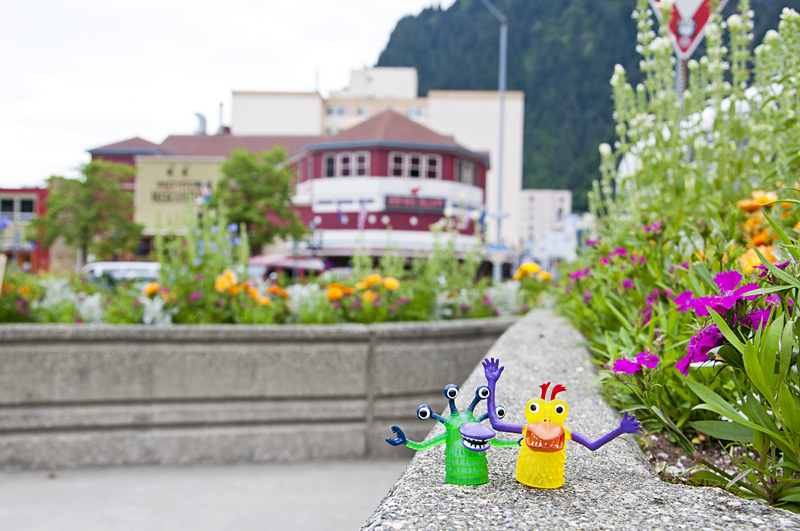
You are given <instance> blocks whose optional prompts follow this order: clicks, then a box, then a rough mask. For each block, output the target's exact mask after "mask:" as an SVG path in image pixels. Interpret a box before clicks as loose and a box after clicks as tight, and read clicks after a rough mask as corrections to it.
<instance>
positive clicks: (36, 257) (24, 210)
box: [0, 188, 50, 271]
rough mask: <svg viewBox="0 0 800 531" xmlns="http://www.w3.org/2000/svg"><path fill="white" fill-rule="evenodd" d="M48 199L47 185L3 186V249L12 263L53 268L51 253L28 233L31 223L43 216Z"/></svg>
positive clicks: (0, 205) (0, 241) (0, 230)
mask: <svg viewBox="0 0 800 531" xmlns="http://www.w3.org/2000/svg"><path fill="white" fill-rule="evenodd" d="M46 199H47V189H46V188H0V218H2V220H0V252H2V253H3V254H5V255H6V256H7V257H8V261H9V263H14V262H15V263H16V264H17V265H18V266H19V267H20V268H23V269H29V270H31V271H37V270H39V269H45V270H46V269H48V268H49V267H50V254H49V252H48V251H46V250H43V249H42V245H41V242H39V241H38V240H30V239H28V238H27V235H26V233H27V229H28V223H30V221H31V220H33V219H34V218H35V217H37V216H41V215H44V213H45V207H44V202H45V200H46Z"/></svg>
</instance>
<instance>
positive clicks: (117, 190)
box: [28, 160, 143, 266]
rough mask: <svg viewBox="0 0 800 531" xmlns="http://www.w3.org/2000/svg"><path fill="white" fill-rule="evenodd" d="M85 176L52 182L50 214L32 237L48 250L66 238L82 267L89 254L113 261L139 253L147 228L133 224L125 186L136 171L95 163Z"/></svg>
mask: <svg viewBox="0 0 800 531" xmlns="http://www.w3.org/2000/svg"><path fill="white" fill-rule="evenodd" d="M81 173H82V176H81V178H79V179H66V178H64V177H58V176H53V177H50V179H48V184H49V189H50V192H49V194H48V196H47V199H46V200H45V203H44V205H45V209H46V212H45V214H44V215H43V216H39V217H37V218H35V219H34V220H33V221H32V222H31V225H30V229H29V234H28V236H29V237H31V238H39V239H41V241H42V244H43V246H44V247H45V248H48V247H50V246H51V245H52V244H53V242H54V241H55V240H56V238H58V237H59V236H60V237H63V238H64V241H65V242H66V244H67V245H70V246H73V247H76V248H77V249H78V251H79V252H78V265H79V266H80V265H83V264H84V263H85V261H86V257H87V256H88V255H89V253H92V254H95V255H97V256H104V257H110V256H112V255H113V254H114V253H115V252H118V251H123V252H124V251H132V250H134V249H135V248H136V246H137V245H138V243H139V239H140V236H141V232H142V228H143V227H142V226H141V225H140V224H138V223H135V222H134V221H133V195H132V194H130V193H128V192H125V191H123V189H122V183H124V182H126V181H132V179H133V178H134V176H135V174H136V171H135V170H134V169H133V168H132V167H130V166H128V165H126V164H116V163H112V162H106V161H102V160H95V161H92V162H90V163H89V164H87V165H85V166H84V167H83V168H81Z"/></svg>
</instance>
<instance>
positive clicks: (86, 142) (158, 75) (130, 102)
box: [0, 0, 455, 188]
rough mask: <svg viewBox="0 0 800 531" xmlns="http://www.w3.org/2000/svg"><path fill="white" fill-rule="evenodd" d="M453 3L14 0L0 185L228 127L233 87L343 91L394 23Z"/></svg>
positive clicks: (1, 42)
mask: <svg viewBox="0 0 800 531" xmlns="http://www.w3.org/2000/svg"><path fill="white" fill-rule="evenodd" d="M454 2H455V0H284V1H278V0H261V1H256V0H250V1H245V0H192V1H188V0H138V1H136V2H121V1H109V0H74V1H62V0H49V1H47V0H21V1H18V2H8V3H7V4H6V5H5V6H4V9H3V15H2V17H0V188H3V187H19V186H30V185H39V186H41V185H44V180H45V179H47V178H48V177H49V176H51V175H61V176H65V177H74V176H77V174H78V172H77V168H78V167H79V166H80V165H82V164H85V163H87V162H89V155H88V153H87V152H86V150H87V149H91V148H95V147H99V146H102V145H106V144H111V143H113V142H117V141H120V140H124V139H126V138H130V137H134V136H140V137H142V138H145V139H147V140H150V141H151V142H156V143H160V142H161V141H162V140H163V139H164V138H165V137H166V136H167V135H170V134H191V133H193V132H194V131H195V130H196V128H197V123H198V122H197V118H196V117H195V113H196V112H200V113H202V114H204V115H205V116H206V118H207V120H208V128H207V130H208V131H209V132H214V131H216V130H217V128H218V127H219V104H220V103H223V112H224V114H223V121H224V122H225V124H228V123H229V122H230V102H231V91H232V90H287V91H313V90H314V89H319V90H320V92H322V93H323V95H326V94H327V93H328V92H329V91H331V90H339V89H342V88H344V87H345V86H347V84H348V82H349V74H350V71H351V70H354V69H361V68H363V67H365V66H372V65H374V64H375V62H376V61H377V59H378V55H379V54H380V52H381V50H383V48H384V47H385V46H386V43H387V42H388V40H389V35H390V34H391V31H392V29H393V28H394V26H395V24H396V23H397V21H398V20H400V19H401V18H402V17H403V16H405V15H416V14H419V12H420V11H421V10H422V9H423V8H425V7H428V6H431V5H440V6H441V7H442V8H448V7H450V6H451V5H452V4H453V3H454Z"/></svg>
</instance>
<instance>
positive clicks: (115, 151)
mask: <svg viewBox="0 0 800 531" xmlns="http://www.w3.org/2000/svg"><path fill="white" fill-rule="evenodd" d="M87 151H88V152H89V153H90V154H92V155H161V154H163V153H164V152H163V151H161V150H160V149H159V148H144V147H138V148H133V147H128V148H126V147H120V148H111V147H99V148H95V149H89V150H87Z"/></svg>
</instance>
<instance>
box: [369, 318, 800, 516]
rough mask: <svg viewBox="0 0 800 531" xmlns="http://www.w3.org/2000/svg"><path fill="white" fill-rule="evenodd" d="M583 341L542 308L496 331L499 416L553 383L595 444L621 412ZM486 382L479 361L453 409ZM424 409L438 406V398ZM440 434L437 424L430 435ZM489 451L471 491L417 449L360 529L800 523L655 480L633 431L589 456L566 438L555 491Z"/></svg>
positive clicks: (508, 455) (505, 452) (435, 452)
mask: <svg viewBox="0 0 800 531" xmlns="http://www.w3.org/2000/svg"><path fill="white" fill-rule="evenodd" d="M582 340H583V338H582V337H581V336H580V334H579V333H578V332H577V331H576V330H575V329H574V328H572V327H571V326H570V325H569V323H568V322H567V321H566V320H564V319H563V318H560V317H558V316H556V315H555V314H553V313H552V312H551V311H548V310H535V311H533V312H530V313H529V314H528V315H526V316H525V317H524V318H522V319H521V320H520V321H518V322H517V323H516V324H515V325H513V326H512V327H511V328H510V329H509V330H508V331H507V332H506V333H505V334H503V336H502V337H501V338H500V339H499V340H498V341H497V342H496V343H495V344H494V346H493V347H492V349H491V350H490V351H489V353H488V354H487V357H494V358H499V359H500V364H501V365H503V366H505V370H504V371H503V373H502V376H501V377H500V380H499V381H498V383H497V401H498V403H500V404H503V405H504V406H505V409H506V411H507V417H506V419H505V420H506V422H509V423H512V424H522V423H524V421H525V417H524V414H523V407H524V405H525V403H526V402H527V401H528V400H530V399H531V398H538V397H539V395H540V393H541V391H540V389H539V385H540V384H542V383H544V382H552V384H553V385H556V384H562V385H565V386H566V388H567V391H566V392H562V393H561V394H559V395H558V398H559V399H561V400H564V401H566V402H567V404H568V405H569V411H568V417H567V420H566V423H565V426H566V428H568V429H571V430H573V431H576V432H579V433H581V434H583V435H585V436H587V437H588V438H589V439H590V440H595V439H598V438H599V437H601V436H603V435H605V434H606V433H608V432H609V431H611V430H612V429H614V428H616V427H617V426H618V425H619V421H620V418H621V415H620V414H619V412H617V411H615V410H613V409H612V408H611V407H609V406H608V404H606V402H605V401H604V400H603V399H602V397H601V396H600V394H599V392H598V388H597V385H596V383H595V378H596V376H597V373H596V371H595V370H594V366H593V363H592V361H591V360H590V359H589V357H588V353H587V351H586V349H585V347H583V346H582V344H581V341H582ZM485 383H486V378H485V376H484V373H483V367H482V366H480V365H479V366H478V367H476V368H475V370H474V371H473V373H472V374H471V375H470V377H469V378H468V379H467V381H466V382H465V383H464V384H463V385H462V386H461V394H460V396H459V398H458V400H457V401H456V402H457V404H458V406H459V410H460V411H463V410H464V408H465V407H466V404H467V403H468V402H469V400H470V399H471V398H472V397H473V396H474V392H475V389H476V388H477V387H478V386H480V385H485ZM430 405H431V407H432V408H434V409H436V410H438V411H443V410H444V409H445V407H446V402H445V401H444V399H442V402H441V403H439V404H433V403H432V404H430ZM485 407H486V406H485V403H484V404H482V405H481V406H479V407H478V408H476V412H477V413H482V412H483V411H485V409H482V408H485ZM431 423H432V424H434V422H433V421H431ZM440 431H441V426H440V425H439V424H438V423H436V428H434V429H433V430H432V431H431V433H430V434H429V437H430V436H433V435H435V434H437V433H439V432H440ZM499 437H501V438H510V434H503V433H501V434H500V435H499ZM488 452H489V453H488V461H489V482H488V483H486V484H484V485H477V486H472V487H468V486H459V485H448V484H446V483H445V482H444V475H445V474H444V472H445V471H444V468H445V467H444V453H443V445H440V446H437V447H435V448H432V449H430V450H427V451H424V452H417V453H416V455H415V456H414V458H413V459H412V461H411V463H410V465H409V467H408V468H407V469H406V470H405V472H403V474H402V476H400V479H399V480H398V482H397V483H396V484H395V487H394V489H393V490H392V492H391V493H390V494H389V495H388V496H387V497H386V498H384V499H383V501H382V502H381V503H380V505H379V506H378V508H377V509H376V511H375V512H374V513H373V515H372V516H371V517H370V518H369V519H368V520H367V521H366V522H365V524H364V527H363V529H367V530H370V531H373V530H406V529H426V530H440V529H441V530H459V529H464V530H466V529H470V530H483V529H487V530H488V529H537V528H543V527H547V528H550V529H591V530H596V529H609V530H611V529H613V530H636V531H639V530H641V529H649V530H656V529H670V530H671V529H692V530H696V529H703V530H705V529H712V530H724V531H732V530H738V529H743V530H744V529H746V530H751V529H769V530H783V529H786V530H789V529H793V530H797V529H800V515H796V514H792V513H790V512H788V511H784V510H782V509H776V508H772V507H768V506H766V505H763V504H761V503H758V502H756V501H752V500H746V499H743V498H739V497H736V496H734V495H733V494H730V493H728V492H725V491H723V490H721V489H718V488H710V487H706V488H700V487H690V486H686V485H675V484H669V483H665V482H663V481H661V480H660V479H659V478H658V476H657V475H656V473H655V471H654V470H653V467H652V466H650V463H649V462H648V461H647V459H646V458H645V457H644V454H643V453H642V451H641V450H640V449H639V446H638V444H637V443H636V441H635V439H634V438H633V436H632V435H624V436H622V437H619V438H617V439H615V440H613V441H611V442H610V443H608V444H607V445H605V446H603V447H602V448H600V449H598V450H597V451H595V452H591V451H589V450H587V449H586V448H584V447H583V446H580V445H579V444H577V443H575V442H573V441H568V443H567V458H566V459H567V461H566V473H565V477H566V483H565V485H564V486H562V487H560V488H557V489H534V488H530V487H526V486H525V485H522V484H521V483H519V482H517V481H516V480H515V478H514V471H515V466H516V458H517V452H518V450H517V449H515V448H490V449H489V450H488Z"/></svg>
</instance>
